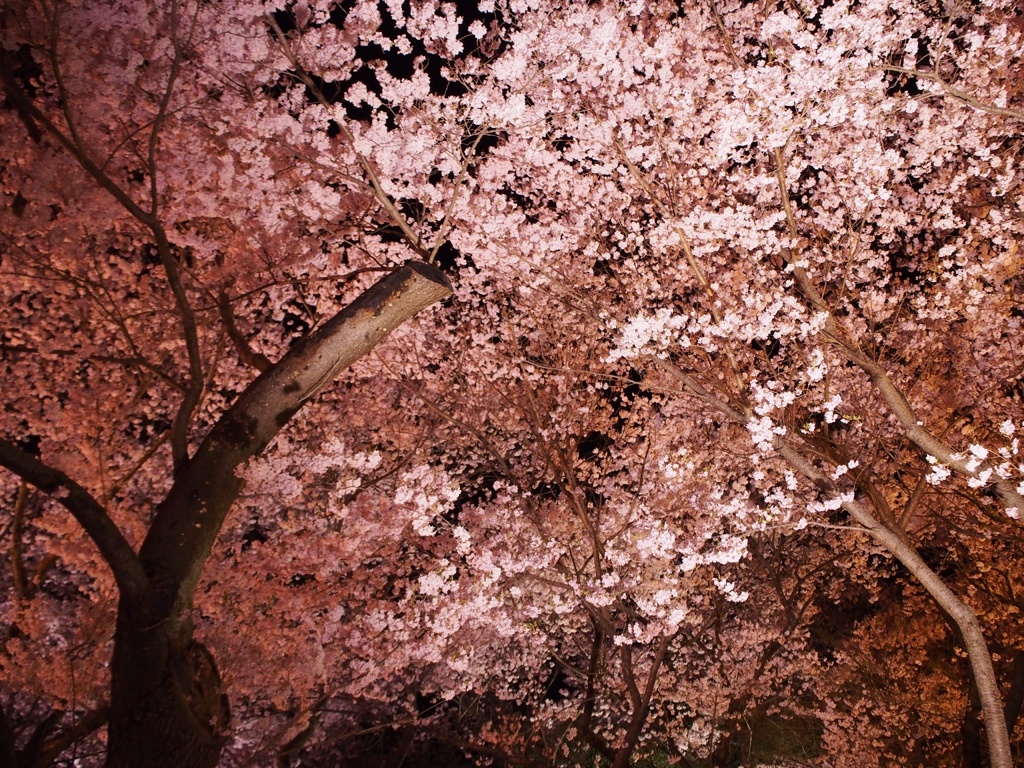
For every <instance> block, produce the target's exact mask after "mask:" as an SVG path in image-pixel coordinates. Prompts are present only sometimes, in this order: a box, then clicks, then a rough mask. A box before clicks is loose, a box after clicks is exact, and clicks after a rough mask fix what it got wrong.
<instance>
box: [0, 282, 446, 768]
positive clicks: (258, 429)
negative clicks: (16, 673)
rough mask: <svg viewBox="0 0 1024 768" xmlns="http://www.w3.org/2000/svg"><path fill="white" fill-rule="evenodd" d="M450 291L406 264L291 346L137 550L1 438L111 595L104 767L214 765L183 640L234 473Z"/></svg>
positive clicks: (201, 670) (188, 474)
mask: <svg viewBox="0 0 1024 768" xmlns="http://www.w3.org/2000/svg"><path fill="white" fill-rule="evenodd" d="M451 292H452V288H451V284H450V283H449V281H448V279H447V278H446V277H445V275H444V274H443V273H441V272H440V271H439V270H437V269H436V268H435V267H432V266H430V265H428V264H424V263H421V262H408V263H407V264H406V265H405V266H403V267H401V268H400V269H397V270H395V271H393V272H391V273H389V274H388V275H387V276H386V277H384V278H382V279H381V280H380V281H378V282H377V283H376V284H375V285H373V286H372V287H371V288H369V289H368V290H367V291H365V292H364V293H363V294H361V295H360V296H359V297H358V298H357V299H356V300H355V301H354V302H353V303H352V304H350V305H349V306H347V307H346V308H345V309H343V310H342V311H341V312H340V313H338V314H337V315H336V316H335V317H334V318H332V319H331V320H330V321H329V322H327V323H326V324H325V325H323V326H322V327H321V328H319V329H318V330H316V331H315V332H313V333H312V334H310V335H309V336H307V337H306V338H305V339H303V340H302V341H300V342H299V343H298V344H296V345H295V346H294V347H293V348H292V349H291V350H289V352H288V353H287V354H286V355H285V356H284V357H283V358H281V360H279V361H278V362H277V363H276V364H274V365H273V366H271V367H270V368H268V369H267V370H266V371H265V372H263V373H262V374H261V375H260V376H259V377H258V378H256V379H255V380H254V381H253V382H252V384H250V385H249V387H248V388H246V390H245V391H244V392H243V393H242V394H241V395H240V396H239V397H238V399H237V400H236V401H235V403H234V405H233V406H232V407H231V408H230V409H229V410H228V411H227V412H225V413H224V415H223V416H222V417H221V418H220V419H219V420H218V421H217V423H216V424H215V425H214V427H213V428H212V429H211V430H210V432H209V434H208V435H207V436H206V439H205V440H203V442H202V444H201V445H200V446H199V448H198V450H197V451H196V453H195V455H194V456H193V457H192V458H191V459H190V460H188V461H187V463H185V464H184V466H183V467H181V468H180V469H179V471H178V472H177V475H176V477H175V480H174V484H173V486H172V487H171V490H170V491H169V492H168V494H167V497H166V498H165V499H164V500H163V501H162V502H161V503H160V504H159V505H158V507H157V510H156V516H155V518H154V520H153V524H152V525H151V526H150V529H149V531H148V533H147V535H146V539H145V541H144V542H143V544H142V547H141V549H140V551H139V553H138V556H136V555H135V553H134V552H133V551H132V550H131V548H130V547H129V546H128V544H127V542H126V541H125V540H124V538H123V536H121V534H120V531H118V530H117V528H116V527H115V526H114V524H113V523H112V522H111V520H110V518H109V517H107V515H106V512H105V510H104V509H103V507H102V506H101V505H100V504H99V503H98V502H96V500H95V499H93V498H92V497H91V496H90V495H89V494H88V492H87V491H86V490H85V489H83V488H82V487H81V486H79V485H77V484H76V483H75V482H74V481H73V480H71V479H70V478H68V477H67V476H66V475H64V474H63V473H61V472H58V471H57V470H54V469H52V468H50V467H48V466H46V465H45V464H43V463H41V462H39V461H38V460H36V459H35V458H33V457H31V456H29V455H28V454H26V453H24V452H23V451H21V450H20V449H19V448H18V447H17V446H15V445H13V444H12V443H10V442H8V441H5V440H2V439H0V466H4V467H6V468H7V469H9V470H11V471H12V472H14V473H15V474H17V475H19V476H20V477H22V478H23V479H25V480H26V481H28V482H29V483H32V484H33V485H36V486H37V487H39V488H40V489H41V490H44V491H48V492H51V493H56V494H57V498H58V499H59V501H60V502H61V503H62V504H64V506H65V507H67V508H68V509H69V510H70V511H71V513H72V514H73V515H74V516H75V518H76V519H77V520H78V521H79V522H80V523H81V524H82V526H83V528H85V530H86V532H87V533H88V534H89V536H90V537H91V538H92V539H93V541H94V542H95V543H96V544H97V546H98V547H99V549H100V551H101V552H102V553H103V555H104V558H105V559H106V560H107V562H108V564H110V566H111V568H112V569H113V571H114V574H115V578H116V579H117V583H118V587H119V590H120V603H119V609H118V616H117V630H116V633H115V636H114V656H113V662H112V667H111V698H110V719H109V747H108V755H107V764H108V765H109V766H111V768H129V767H134V766H140V765H146V766H150V767H151V768H213V766H215V765H216V764H217V761H218V758H219V756H220V752H221V749H222V747H223V743H224V737H225V730H226V726H227V723H228V716H229V712H228V706H227V699H226V697H225V695H224V692H223V690H222V687H221V683H220V677H219V675H218V672H217V665H216V663H215V661H214V658H213V655H212V654H211V653H210V652H209V650H207V649H206V648H205V647H204V646H203V645H202V644H200V643H198V642H196V641H195V640H194V639H193V627H192V621H191V614H192V603H193V597H194V594H195V588H196V584H197V582H198V581H199V577H200V574H201V573H202V570H203V565H204V564H205V562H206V559H207V557H208V556H209V554H210V550H211V548H212V547H213V543H214V541H215V540H216V538H217V535H218V533H219V531H220V529H221V526H222V525H223V523H224V519H225V518H226V516H227V514H228V511H229V510H230V508H231V505H232V504H233V503H234V501H235V499H236V498H237V497H238V494H239V491H240V490H241V488H242V479H241V478H240V477H238V475H237V474H236V470H237V469H238V468H239V466H240V465H241V464H243V463H244V462H245V461H247V460H248V459H250V458H252V457H254V456H258V455H259V454H260V453H261V452H262V451H263V450H264V448H266V446H267V445H268V444H269V443H270V441H271V440H273V439H274V437H275V436H276V435H277V433H278V432H280V430H281V429H282V427H284V425H285V424H287V423H288V420H289V419H291V417H292V416H293V415H294V414H295V413H296V412H297V411H298V410H299V408H301V407H302V405H303V404H304V403H305V402H306V401H307V400H309V399H310V398H312V397H313V396H314V395H316V394H317V393H318V392H319V391H321V390H322V389H323V388H324V387H326V386H327V385H328V384H330V383H331V382H332V381H333V380H334V378H335V377H336V376H337V375H338V374H339V373H340V372H341V371H342V370H344V369H345V368H347V367H348V366H349V365H351V364H352V363H353V362H355V361H356V360H357V359H359V358H360V357H362V356H363V355H365V354H366V353H367V352H369V351H370V350H371V349H373V347H374V346H376V345H377V344H378V343H380V342H381V341H382V340H383V339H384V338H385V337H386V336H387V335H388V334H389V333H390V332H391V331H392V330H394V329H395V328H396V327H398V326H399V325H400V324H401V323H403V322H405V321H406V320H408V319H409V318H411V317H412V316H413V315H415V314H416V313H418V312H420V311H421V310H423V309H425V308H426V307H428V306H430V305H431V304H433V303H435V302H437V301H440V300H441V299H443V298H445V297H447V296H448V295H450V294H451Z"/></svg>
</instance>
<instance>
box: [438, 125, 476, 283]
mask: <svg viewBox="0 0 1024 768" xmlns="http://www.w3.org/2000/svg"><path fill="white" fill-rule="evenodd" d="M486 133H487V129H486V128H482V129H481V130H480V132H479V133H477V135H476V138H475V139H473V146H471V147H470V148H469V150H468V151H467V152H466V156H465V158H464V159H463V162H462V168H461V169H460V170H459V177H458V178H457V179H455V186H454V187H453V188H452V199H451V200H449V201H448V209H447V210H446V211H445V212H444V219H442V220H441V228H440V229H439V230H438V232H437V238H436V240H435V242H434V247H433V248H431V249H430V255H429V256H427V259H426V261H427V264H433V263H434V259H436V258H437V252H438V251H439V250H441V246H442V245H443V244H444V242H445V238H446V237H448V230H450V229H451V226H452V215H453V214H454V212H455V202H456V201H457V200H458V199H459V190H460V189H461V188H462V181H463V179H465V178H466V174H467V173H468V172H469V163H470V161H471V160H472V159H473V156H474V155H475V154H476V148H477V146H479V144H480V139H482V138H483V137H484V135H485V134H486Z"/></svg>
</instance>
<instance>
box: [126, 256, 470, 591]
mask: <svg viewBox="0 0 1024 768" xmlns="http://www.w3.org/2000/svg"><path fill="white" fill-rule="evenodd" d="M451 292H452V288H451V284H450V283H449V281H448V278H447V277H446V276H445V275H444V274H443V273H442V272H441V271H440V270H438V269H436V268H435V267H432V266H430V265H428V264H424V263H422V262H415V261H411V262H408V263H407V264H406V265H405V266H404V267H401V268H400V269H397V270H395V271H393V272H391V273H389V274H388V275H387V276H385V277H384V278H382V279H381V280H379V281H378V282H377V283H376V284H374V285H373V286H371V287H370V288H369V289H368V290H366V291H365V292H364V293H362V294H361V295H360V296H359V297H358V298H357V299H356V300H355V301H354V302H352V303H351V304H349V305H348V306H347V307H345V309H343V310H342V311H341V312H339V313H338V314H337V315H335V316H334V317H333V318H331V319H330V320H329V321H328V322H326V323H325V324H324V325H323V326H321V327H320V328H319V329H317V330H316V331H315V332H313V333H312V334H310V335H309V336H307V337H306V338H305V339H303V340H302V341H300V342H299V343H298V344H296V345H295V346H293V347H292V348H291V349H290V350H289V351H288V353H287V354H286V355H285V356H284V357H283V358H281V359H280V360H279V361H278V362H277V363H276V364H274V365H273V366H271V367H270V368H269V369H267V370H266V371H265V372H263V373H262V374H261V375H260V376H259V377H258V378H256V379H255V380H254V381H253V382H252V384H250V385H249V387H248V388H247V389H246V390H245V391H244V392H243V393H242V394H241V395H240V396H239V397H238V400H237V401H235V404H234V405H233V406H232V407H231V408H230V409H229V410H228V411H227V412H226V413H225V414H224V415H223V416H222V417H221V418H220V420H219V421H218V422H217V424H216V425H215V426H214V427H213V429H212V430H210V433H209V434H208V435H207V437H206V439H205V440H204V441H203V443H202V445H200V446H199V449H198V450H197V451H196V454H195V456H194V457H193V458H192V460H191V461H190V462H189V463H188V464H187V465H186V466H185V468H184V469H183V470H182V471H181V472H180V473H179V475H178V477H177V478H176V480H175V483H174V485H173V487H172V488H171V490H170V492H169V493H168V495H167V498H166V499H165V500H164V501H163V503H161V504H160V506H159V507H158V509H157V515H156V518H155V520H154V521H153V525H152V526H151V527H150V530H149V534H148V535H147V536H146V540H145V542H144V543H143V545H142V550H141V552H140V556H141V558H142V561H143V563H145V564H146V565H147V567H149V568H151V569H152V570H153V571H154V573H160V574H161V575H162V576H165V577H170V578H171V579H173V580H174V582H175V583H177V584H178V585H179V589H180V591H179V600H180V603H179V605H188V604H190V602H191V598H192V591H193V589H194V588H195V584H196V582H197V581H198V579H199V575H200V573H201V571H202V568H203V563H204V562H205V561H206V557H207V555H208V554H209V552H210V548H211V547H212V546H213V542H214V540H215V538H216V536H217V533H218V531H219V530H220V527H221V524H222V523H223V521H224V518H225V516H226V515H227V512H228V509H229V508H230V506H231V504H232V503H233V502H234V500H235V498H236V497H237V495H238V493H239V491H240V490H241V486H242V480H241V478H240V477H239V476H238V474H237V470H238V469H239V466H240V465H241V464H242V463H243V462H245V461H247V460H248V459H250V458H252V457H253V456H256V455H258V454H259V453H260V452H261V451H262V450H263V449H264V448H265V447H266V446H267V444H268V443H270V441H271V440H273V439H274V437H275V436H276V435H277V433H278V432H280V431H281V428H282V427H284V425H285V424H287V423H288V420H289V419H290V418H291V417H292V416H293V415H294V414H295V412H296V411H298V410H299V408H301V407H302V405H303V404H305V403H306V401H308V400H309V399H311V398H312V397H313V396H315V395H316V394H317V393H318V392H320V391H321V390H322V389H323V388H324V387H326V386H327V385H328V384H330V383H331V382H332V381H333V380H334V378H335V377H336V376H337V375H338V374H339V373H340V372H341V371H342V370H344V369H345V368H347V367H348V366H349V365H351V364H352V363H354V362H355V361H356V360H358V359H359V358H360V357H362V356H363V355H365V354H366V353H367V352H369V351H370V350H371V349H372V348H373V347H375V346H376V345H377V344H379V343H380V342H381V341H382V340H383V339H384V338H385V337H387V335H388V334H390V333H391V331H393V330H394V329H395V328H397V327H398V326H399V325H401V324H402V323H403V322H405V321H406V320H408V319H409V318H411V317H412V316H413V315H415V314H416V313H417V312H419V311H420V310H422V309H424V308H426V307H428V306H429V305H431V304H433V303H434V302H436V301H440V300H441V299H443V298H445V297H446V296H448V295H449V294H450V293H451Z"/></svg>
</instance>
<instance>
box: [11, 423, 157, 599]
mask: <svg viewBox="0 0 1024 768" xmlns="http://www.w3.org/2000/svg"><path fill="white" fill-rule="evenodd" d="M0 466H3V467H5V468H7V469H8V470H10V471H11V472H13V473H14V474H15V475H17V476H18V477H20V478H21V479H22V480H25V481H26V482H28V483H31V484H32V485H34V486H35V487H36V488H38V489H39V490H41V491H43V492H45V493H48V494H51V495H52V496H53V497H54V498H55V499H56V500H57V501H58V502H60V504H61V505H62V506H64V508H65V509H67V510H68V511H69V512H70V513H71V515H72V516H73V517H74V518H75V520H77V521H78V524H79V525H81V526H82V528H84V529H85V532H86V533H87V534H89V538H90V539H92V541H93V543H94V544H95V545H96V547H97V548H98V549H99V551H100V554H101V555H102V556H103V559H104V560H105V561H106V562H107V565H109V566H110V570H111V571H113V573H114V579H115V580H116V581H117V586H118V589H120V591H121V595H122V596H123V597H124V598H125V599H127V600H129V601H133V600H134V601H138V600H141V599H142V598H143V596H144V595H145V594H146V592H147V590H148V589H149V579H148V578H147V576H146V572H145V570H144V569H143V568H142V563H141V562H140V560H139V558H138V556H136V554H135V550H133V549H132V547H131V545H130V544H129V543H128V541H127V539H125V538H124V535H123V534H122V533H121V530H120V529H119V528H118V527H117V526H116V525H115V524H114V521H113V520H111V519H110V517H109V516H108V515H107V511H106V510H105V509H104V508H103V507H102V506H101V505H100V503H99V502H98V501H96V499H95V498H93V496H92V495H91V494H90V493H89V492H88V491H87V490H85V488H83V487H82V486H80V485H79V484H78V483H76V482H75V481H74V480H72V479H71V478H70V477H68V476H67V475H65V474H64V473H63V472H61V471H60V470H59V469H54V468H53V467H51V466H49V465H48V464H44V463H43V462H41V461H39V459H37V458H35V457H34V456H31V455H29V454H28V453H26V452H25V451H23V450H21V449H20V448H19V447H18V446H16V445H15V444H14V443H12V442H10V441H8V440H5V439H3V438H0Z"/></svg>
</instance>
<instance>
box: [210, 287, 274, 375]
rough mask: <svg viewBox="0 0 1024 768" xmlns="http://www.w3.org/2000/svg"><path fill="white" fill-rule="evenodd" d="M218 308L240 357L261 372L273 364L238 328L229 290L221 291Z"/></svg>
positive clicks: (246, 363)
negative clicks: (257, 350) (255, 350)
mask: <svg viewBox="0 0 1024 768" xmlns="http://www.w3.org/2000/svg"><path fill="white" fill-rule="evenodd" d="M217 308H218V309H219V310H220V317H221V320H222V321H223V323H224V328H225V329H226V330H227V332H228V337H229V338H230V339H231V343H232V344H234V345H235V351H236V352H238V359H239V360H241V361H242V362H243V363H244V364H245V365H248V366H249V367H250V368H255V369H256V370H257V371H259V372H260V373H263V372H264V371H265V370H267V369H268V368H269V367H270V366H271V365H272V363H271V362H270V360H269V359H268V358H267V356H266V355H263V354H261V353H259V352H254V351H253V349H252V347H250V346H249V341H248V339H246V338H245V336H243V335H242V332H241V331H240V330H238V325H237V324H236V323H235V313H234V312H232V311H231V299H229V298H228V294H227V291H221V292H220V294H219V295H218V296H217Z"/></svg>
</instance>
